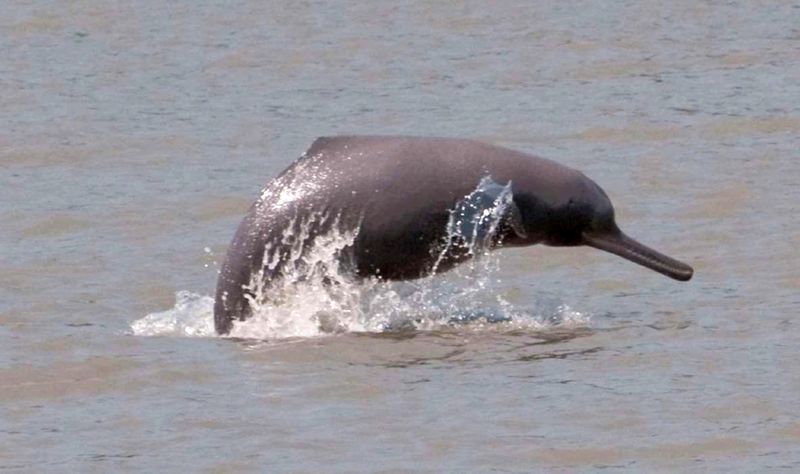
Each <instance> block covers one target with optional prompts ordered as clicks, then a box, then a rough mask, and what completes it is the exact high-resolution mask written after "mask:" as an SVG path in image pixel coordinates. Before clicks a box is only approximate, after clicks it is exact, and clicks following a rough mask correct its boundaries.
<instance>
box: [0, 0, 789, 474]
mask: <svg viewBox="0 0 800 474" xmlns="http://www.w3.org/2000/svg"><path fill="white" fill-rule="evenodd" d="M798 24H800V9H799V8H798V7H797V5H796V4H795V3H793V2H785V1H775V2H771V3H770V4H769V5H762V4H760V3H757V2H728V3H724V4H723V3H713V2H712V3H697V4H694V3H693V4H685V3H680V2H678V3H674V2H673V3H659V4H652V3H638V4H630V3H615V2H595V3H588V4H587V3H582V4H580V5H578V4H572V3H570V2H566V3H564V2H552V3H549V4H537V5H536V6H535V8H532V7H531V6H530V5H528V4H526V3H524V2H523V3H513V2H505V3H499V4H495V3H492V4H489V3H485V2H483V3H481V2H461V3H458V4H453V3H449V2H442V3H436V2H425V1H412V2H406V3H403V4H402V5H395V4H389V3H376V2H362V3H358V2H345V3H339V4H336V5H333V4H326V3H324V2H317V1H311V2H304V3H285V4H277V3H274V2H247V1H245V2H239V3H238V4H236V5H231V4H230V3H229V2H219V1H215V0H209V1H205V0H204V1H201V2H194V3H185V4H168V5H163V4H160V3H159V4H155V3H153V4H152V5H149V4H141V3H129V4H119V3H115V4H100V3H96V2H85V1H84V2H61V3H59V2H55V3H50V4H48V5H46V6H45V5H42V4H40V3H37V2H6V4H4V5H3V15H0V30H2V31H3V34H0V50H2V51H3V54H2V55H0V82H1V83H2V87H0V119H2V123H3V126H2V127H0V220H1V221H2V222H3V225H0V249H2V250H1V251H0V263H2V267H3V271H2V272H0V400H2V402H3V408H2V410H0V468H2V469H9V470H12V469H14V470H20V471H34V472H40V471H87V470H102V471H117V470H145V471H175V470H179V469H185V468H186V467H187V466H189V467H190V469H191V470H193V471H200V470H203V471H219V472H230V471H237V472H238V471H247V470H263V466H270V469H271V470H273V471H276V472H321V471H331V470H338V471H342V472H361V471H374V470H375V468H374V467H373V466H380V468H381V469H384V470H387V471H402V470H407V471H409V470H423V471H425V470H431V469H435V470H443V471H453V472H463V471H472V472H489V471H498V470H505V471H511V472H529V471H531V470H536V469H539V470H541V471H564V470H581V471H582V470H594V469H601V468H616V469H622V470H629V471H670V472H674V471H678V472H682V471H692V470H718V471H752V472H761V471H765V470H768V469H773V468H780V469H784V470H787V471H797V470H798V468H800V448H798V446H799V444H798V442H797V441H798V439H800V424H799V423H798V418H797V413H798V403H797V400H796V398H797V397H796V394H797V393H798V391H800V385H799V384H798V377H797V376H796V375H795V374H796V369H795V367H796V348H797V347H798V344H800V335H799V334H800V333H798V324H797V323H796V318H794V317H793V315H795V314H796V313H797V310H798V308H800V300H799V299H798V296H797V290H798V288H800V276H799V275H798V271H797V268H798V267H800V265H798V263H799V262H798V261H797V256H798V252H797V247H798V244H800V233H799V232H798V230H797V225H796V219H794V217H793V216H795V215H797V209H796V208H797V202H798V199H797V197H798V195H797V182H798V153H797V134H798V131H800V83H798V81H797V77H798V76H799V73H800V70H798V67H800V49H798V41H800V36H799V35H798V30H797V25H798ZM349 133H364V134H368V133H372V134H416V135H443V136H462V137H474V138H480V139H483V140H486V141H492V142H495V143H498V144H501V145H506V146H510V147H513V148H519V149H521V150H524V151H529V152H532V153H536V154H540V155H543V156H545V157H548V158H552V159H555V160H557V161H560V162H562V163H565V164H567V165H570V166H573V167H576V168H578V169H580V170H582V171H584V172H585V173H586V174H587V175H589V176H590V177H592V178H593V179H595V180H596V181H597V182H598V183H600V184H601V185H602V186H603V188H604V189H605V190H607V191H608V192H609V194H610V196H611V198H612V200H613V201H614V203H615V205H616V206H617V217H618V221H619V223H620V225H621V226H623V227H624V228H625V230H626V231H628V232H629V233H630V234H631V235H636V236H637V237H638V238H640V239H641V240H642V241H644V242H648V243H649V244H652V245H653V246H654V247H656V248H659V249H664V251H665V252H667V253H669V254H674V255H680V256H682V257H684V258H685V259H686V260H688V263H690V264H692V265H693V266H694V267H695V268H696V276H695V279H694V280H692V282H690V283H688V284H676V283H674V282H672V281H668V280H667V279H665V278H663V277H662V276H660V275H656V274H652V273H649V272H646V271H645V270H643V269H641V268H638V267H636V266H634V265H631V264H630V263H629V262H625V261H623V260H622V259H619V258H616V257H614V256H612V255H608V254H604V253H602V252H599V251H596V250H593V249H589V248H574V249H556V248H542V247H533V248H526V249H512V250H503V251H501V252H499V253H497V257H496V258H497V260H496V264H497V267H498V270H497V271H496V273H493V274H492V278H491V281H487V284H488V283H491V284H490V285H489V286H488V287H487V288H484V289H481V290H478V289H477V285H474V284H475V281H474V280H468V279H465V280H462V285H461V286H458V285H455V288H465V287H466V288H467V289H473V286H474V288H476V291H474V294H475V296H474V298H476V299H473V300H469V299H467V302H470V301H472V302H473V303H475V304H474V305H472V306H473V307H470V311H461V312H459V311H448V309H447V308H450V309H453V307H454V306H452V305H450V306H448V305H447V304H444V303H447V301H442V300H440V299H437V298H436V297H431V298H429V299H427V300H424V301H426V302H429V303H431V304H432V305H433V304H436V303H439V304H440V306H439V307H440V308H441V309H442V311H441V316H442V317H441V321H445V322H447V323H446V324H442V325H441V326H439V327H434V328H421V327H417V326H414V327H413V328H412V327H410V326H402V325H399V326H397V327H394V328H393V330H390V331H385V332H380V333H344V334H339V333H336V334H331V335H328V336H325V337H314V338H286V339H281V340H255V339H243V340H235V339H234V340H231V339H224V338H217V337H211V329H210V326H209V324H210V306H209V305H210V304H211V303H210V301H209V299H204V298H207V297H206V296H204V295H209V294H211V293H212V291H213V285H214V282H215V280H216V272H217V268H218V263H219V262H218V256H220V255H223V254H224V252H225V248H226V245H227V243H228V242H229V239H230V237H231V235H232V233H233V231H234V228H235V226H236V225H237V224H238V222H239V220H240V219H241V216H242V214H243V213H244V212H245V211H246V209H247V208H248V206H249V205H250V200H251V198H252V196H255V195H257V193H258V191H259V189H261V187H262V186H263V185H264V183H265V181H266V180H267V179H268V178H270V177H272V176H275V175H276V174H277V173H278V172H279V171H280V170H282V169H283V168H284V167H285V166H286V165H288V164H289V163H290V162H291V161H292V160H293V159H294V158H295V157H296V156H299V154H300V153H301V152H302V151H303V150H304V149H305V148H306V147H307V146H308V144H309V143H310V142H311V141H312V140H313V139H314V138H316V137H317V136H320V135H333V134H349ZM448 278H454V277H449V276H448V277H446V278H444V279H442V280H441V281H439V280H437V281H436V283H435V284H439V285H447V284H452V283H454V281H453V280H448ZM471 285H473V286H471ZM177 292H186V293H185V294H184V295H185V296H186V298H184V299H179V300H178V301H177V302H176V301H175V299H174V297H173V295H175V294H176V293H177ZM412 293H413V292H412ZM405 294H407V293H404V295H405ZM430 294H432V293H429V295H430ZM450 294H451V295H455V296H454V297H453V298H451V299H450V300H449V301H450V302H452V303H455V302H459V303H463V302H462V301H461V300H462V299H464V298H460V297H458V295H459V293H458V292H457V291H456V292H452V293H450ZM307 298H309V299H313V298H315V294H313V292H312V293H309V294H308V295H307ZM498 298H499V299H498ZM500 300H502V301H505V302H507V303H508V304H509V306H508V307H511V308H518V309H519V308H524V309H525V310H526V311H527V313H526V314H527V315H528V316H531V318H532V319H531V320H535V319H537V318H538V320H539V321H540V322H543V321H544V322H546V320H547V316H548V315H554V314H555V315H558V314H561V315H562V316H567V315H568V314H570V313H569V312H574V313H576V314H580V315H591V319H589V320H588V321H587V320H586V319H583V320H581V321H582V322H581V324H573V325H569V324H560V323H559V324H555V325H552V324H549V325H545V327H540V326H533V325H529V326H526V327H511V326H509V325H508V324H505V323H504V321H502V320H491V318H490V317H489V316H492V315H496V314H498V312H497V311H489V310H492V309H497V307H498V305H499V303H498V301H500ZM418 302H419V300H414V299H413V298H410V299H409V298H397V299H395V300H388V301H386V304H385V305H384V307H383V310H385V311H395V312H399V313H403V311H398V306H397V305H398V304H400V305H403V304H405V305H406V309H409V308H410V309H414V307H415V304H416V303H418ZM478 302H480V304H477V303H478ZM184 303H185V305H184V306H181V304H184ZM312 303H313V301H312ZM560 305H564V307H566V308H568V309H569V311H568V312H563V311H562V312H561V313H559V312H558V311H557V308H558V307H559V306H560ZM468 306H469V305H468ZM455 308H462V309H463V308H464V306H463V304H462V306H458V305H456V306H455ZM472 310H474V311H472ZM403 314H406V315H407V316H408V315H409V314H410V313H409V312H405V313H403ZM148 315H150V316H153V315H160V316H158V317H154V318H151V319H150V320H146V319H143V318H147V317H149V316H148ZM465 315H466V317H465ZM334 317H337V315H336V314H334ZM407 319H410V320H412V321H413V318H407ZM500 319H502V318H500ZM451 320H452V324H450V322H451ZM142 321H146V322H148V324H150V325H149V326H148V325H147V324H145V323H144V322H142ZM137 322H138V324H140V325H143V326H144V327H149V328H150V329H154V328H156V326H157V325H158V324H161V325H162V326H161V327H160V329H159V330H157V331H156V330H154V331H153V333H158V334H160V335H161V337H135V336H133V335H131V334H130V332H131V329H130V327H131V324H134V325H135V324H137ZM188 334H192V335H194V336H198V335H200V336H203V337H183V336H185V335H188ZM43 448H44V449H43ZM334 466H335V467H334ZM434 466H435V467H434Z"/></svg>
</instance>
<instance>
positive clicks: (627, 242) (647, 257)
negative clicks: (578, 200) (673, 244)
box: [583, 230, 694, 281]
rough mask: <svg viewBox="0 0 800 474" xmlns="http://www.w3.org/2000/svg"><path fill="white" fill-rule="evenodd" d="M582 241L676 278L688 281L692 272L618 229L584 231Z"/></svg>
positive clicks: (687, 266) (681, 263)
mask: <svg viewBox="0 0 800 474" xmlns="http://www.w3.org/2000/svg"><path fill="white" fill-rule="evenodd" d="M583 241H584V243H585V244H586V245H588V246H590V247H594V248H597V249H600V250H605V251H606V252H611V253H613V254H615V255H619V256H620V257H622V258H626V259H628V260H630V261H631V262H634V263H638V264H639V265H642V266H645V267H647V268H649V269H651V270H655V271H657V272H658V273H661V274H664V275H666V276H668V277H670V278H674V279H676V280H680V281H688V280H690V279H691V278H692V274H694V270H692V267H690V266H689V265H686V264H685V263H683V262H679V261H677V260H675V259H674V258H670V257H667V256H666V255H664V254H661V253H658V252H656V251H655V250H653V249H651V248H649V247H647V246H645V245H642V244H640V243H639V242H637V241H635V240H633V239H632V238H630V237H628V236H627V235H625V234H624V233H622V231H619V230H615V231H613V232H609V233H593V232H584V233H583Z"/></svg>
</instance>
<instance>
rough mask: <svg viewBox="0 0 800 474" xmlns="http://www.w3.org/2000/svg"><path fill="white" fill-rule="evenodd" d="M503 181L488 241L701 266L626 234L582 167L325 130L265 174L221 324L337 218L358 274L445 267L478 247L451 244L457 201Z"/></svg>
mask: <svg viewBox="0 0 800 474" xmlns="http://www.w3.org/2000/svg"><path fill="white" fill-rule="evenodd" d="M503 190H507V191H510V192H507V193H506V194H505V196H506V197H507V202H506V203H505V205H503V206H501V207H498V206H495V207H494V208H492V209H491V211H496V210H497V209H500V212H501V213H502V215H501V216H499V219H498V220H497V222H496V223H497V225H495V226H493V227H491V229H489V230H488V231H487V230H486V229H483V231H485V232H490V234H491V235H489V236H488V241H487V242H488V244H487V247H488V248H489V249H492V248H497V247H512V246H523V245H534V244H539V243H541V244H545V245H550V246H558V247H561V246H577V245H588V246H590V247H594V248H597V249H600V250H605V251H606V252H610V253H613V254H615V255H619V256H620V257H623V258H625V259H628V260H630V261H632V262H634V263H638V264H639V265H642V266H644V267H647V268H649V269H651V270H655V271H657V272H659V273H662V274H664V275H666V276H668V277H670V278H674V279H675V280H680V281H687V280H689V279H690V278H691V277H692V274H693V270H692V268H691V267H690V266H688V265H686V264H684V263H682V262H679V261H677V260H674V259H672V258H670V257H668V256H666V255H663V254H661V253H659V252H656V251H655V250H653V249H651V248H648V247H646V246H644V245H642V244H641V243H639V242H637V241H636V240H634V239H632V238H630V237H628V236H627V235H625V234H624V233H623V232H622V231H621V230H620V229H619V227H617V224H616V222H615V221H614V208H613V206H612V205H611V202H610V201H609V198H608V196H607V195H606V193H605V192H604V191H603V190H602V189H601V188H600V186H598V185H597V184H596V183H595V182H594V181H592V180H591V179H589V178H588V177H586V176H585V175H584V174H583V173H581V172H580V171H576V170H574V169H572V168H568V167H566V166H563V165H560V164H558V163H555V162H553V161H550V160H547V159H543V158H539V157H536V156H532V155H529V154H527V153H522V152H519V151H514V150H510V149H508V148H503V147H500V146H494V145H490V144H486V143H482V142H479V141H474V140H468V139H455V138H430V137H427V138H423V137H388V136H339V137H323V138H318V139H317V140H316V141H314V143H313V144H312V145H311V148H309V149H308V151H306V152H305V153H304V154H303V155H302V156H301V157H300V158H299V159H298V160H297V161H295V162H294V163H292V164H291V165H290V166H289V167H288V168H287V169H286V170H284V171H283V172H282V173H281V174H280V175H278V176H277V177H276V178H274V179H273V180H271V181H270V182H268V183H267V185H266V187H265V188H264V189H263V191H262V192H261V195H260V196H259V198H258V199H257V200H256V202H255V203H254V204H253V205H252V207H251V208H250V211H249V212H248V214H247V215H246V216H245V218H244V220H243V221H242V223H241V224H240V225H239V228H238V230H237V231H236V234H235V235H234V237H233V241H232V242H231V244H230V247H229V248H228V252H227V255H226V257H225V261H224V263H223V265H222V268H221V270H220V274H219V279H218V282H217V291H216V298H215V303H214V323H215V327H216V330H217V332H218V333H219V334H227V333H228V332H230V330H231V327H232V325H233V322H234V321H243V320H245V319H246V318H247V317H248V316H249V315H250V314H251V313H252V304H253V291H254V290H253V288H254V287H261V288H264V287H269V286H270V282H272V281H275V280H277V279H280V278H282V277H283V276H284V274H285V273H286V271H287V266H292V271H293V272H294V273H295V275H296V274H297V272H298V270H299V271H308V272H311V271H315V269H314V268H303V267H302V261H303V259H302V258H299V259H298V257H297V250H298V249H301V252H302V249H311V248H313V247H314V242H315V239H318V238H319V236H322V235H328V234H330V232H331V231H332V230H335V231H337V232H340V233H341V232H344V233H347V232H349V234H348V235H351V237H352V240H351V241H350V244H349V245H347V246H345V247H344V248H342V249H340V251H339V252H338V253H337V255H336V259H337V260H338V261H340V262H341V263H342V268H344V269H346V271H347V272H348V273H349V274H351V275H352V276H353V277H354V278H365V277H375V278H379V279H386V280H404V279H414V278H420V277H425V276H429V275H431V274H433V273H440V272H443V271H446V270H448V269H450V268H452V267H454V266H455V265H457V264H459V263H461V262H463V261H465V260H467V259H469V258H471V257H472V256H473V252H470V251H465V250H464V246H463V245H462V246H459V245H452V243H453V242H451V240H454V239H455V237H454V232H453V230H454V229H458V227H457V226H458V225H463V223H462V222H461V221H460V220H459V215H457V214H456V211H458V210H459V209H461V211H463V210H464V209H466V208H468V207H470V206H472V207H476V203H479V201H481V199H483V201H484V205H480V206H477V207H479V209H478V211H477V212H478V213H485V212H488V211H487V208H486V206H485V201H487V199H488V200H490V201H491V200H493V199H495V200H496V199H500V198H501V195H503ZM476 192H477V193H478V194H476ZM481 192H483V194H481ZM476 196H477V197H476ZM470 199H472V201H470ZM495 204H496V203H495ZM481 206H483V207H481ZM459 212H460V211H459ZM477 225H478V226H479V225H481V223H480V222H478V224H477ZM461 230H463V228H462V229H461ZM468 230H469V229H468ZM469 231H470V232H473V233H477V231H478V230H477V227H475V226H473V228H472V229H471V230H469Z"/></svg>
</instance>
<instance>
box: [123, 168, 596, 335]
mask: <svg viewBox="0 0 800 474" xmlns="http://www.w3.org/2000/svg"><path fill="white" fill-rule="evenodd" d="M512 198H513V196H512V193H511V183H507V184H505V185H500V184H498V183H495V182H494V181H492V180H491V178H489V177H486V178H484V179H483V180H481V182H480V183H479V184H478V186H477V187H476V189H475V190H474V191H473V192H471V193H470V194H468V195H466V196H464V198H463V199H461V200H460V201H459V202H458V203H457V204H456V205H455V206H454V207H453V209H452V210H451V211H450V216H449V220H448V223H447V233H446V237H445V238H444V240H443V241H442V242H441V245H440V246H438V247H437V248H436V249H434V250H433V251H434V252H435V254H434V255H435V256H436V258H435V262H434V264H433V266H432V268H431V271H430V275H429V276H428V277H426V278H422V279H419V280H413V281H407V282H389V281H384V280H381V279H379V278H370V279H362V280H355V279H354V278H353V277H352V276H351V275H352V273H351V272H350V271H349V267H350V265H351V264H352V260H351V252H350V251H351V250H352V248H353V244H354V242H355V240H356V238H357V237H358V228H359V226H357V225H356V226H351V227H348V226H346V225H345V224H344V220H343V219H342V218H341V215H340V214H337V215H327V214H312V215H310V216H308V217H306V218H304V219H300V218H298V219H296V220H295V221H294V222H292V223H291V225H289V226H287V228H286V229H285V230H284V232H283V234H282V235H281V237H280V239H279V240H278V241H276V242H274V243H272V244H268V245H267V248H265V252H264V257H263V265H262V268H263V270H262V272H259V273H258V274H256V275H254V276H253V278H252V280H251V282H250V284H249V285H248V287H247V290H248V294H249V296H248V303H249V304H250V307H251V309H252V316H251V317H250V318H249V319H247V320H246V321H242V322H237V323H235V324H234V326H233V329H232V331H231V333H230V336H231V337H238V338H255V339H279V338H288V337H315V336H320V335H325V334H332V333H341V332H383V331H392V330H405V329H415V330H436V329H440V328H444V327H452V326H459V327H463V328H465V329H474V330H486V329H487V328H493V329H495V328H496V329H501V330H504V329H518V328H527V329H534V330H539V329H544V328H548V327H553V326H579V325H583V324H585V323H586V321H587V317H586V316H584V315H582V314H581V313H578V312H575V311H573V310H571V309H570V308H569V307H567V306H566V305H563V304H555V305H554V304H552V303H551V302H545V303H544V304H539V305H538V306H539V307H537V308H520V307H517V306H515V305H514V304H512V303H510V302H508V301H507V300H506V299H505V298H504V297H503V296H502V295H503V291H504V289H503V284H502V280H500V278H499V277H498V274H499V257H498V256H497V254H493V253H490V252H489V250H490V249H491V248H492V247H494V246H496V245H498V244H500V243H501V242H500V241H499V239H498V235H497V231H498V229H499V227H500V224H501V222H502V221H503V219H508V217H509V214H510V213H511V212H512V211H513V210H514V209H513V199H512ZM320 228H325V229H327V230H326V231H325V232H318V230H319V229H320ZM451 258H453V259H460V260H461V259H464V258H468V260H467V261H466V263H465V264H463V265H461V266H457V267H455V269H454V270H452V271H450V272H448V273H445V274H442V275H437V271H438V270H439V269H440V266H441V265H442V262H444V261H445V260H447V259H451ZM276 270H279V271H277V272H276ZM264 272H267V275H270V276H271V277H269V278H265V273H264ZM132 329H133V332H134V333H135V334H140V335H154V334H171V335H196V336H210V335H213V334H214V330H213V299H212V298H210V297H208V296H201V295H196V294H192V293H188V292H179V293H178V294H177V295H176V304H175V307H174V308H172V309H171V310H168V311H165V312H161V313H154V314H150V315H148V316H146V317H145V318H142V319H140V320H138V321H136V322H134V323H133V324H132Z"/></svg>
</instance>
